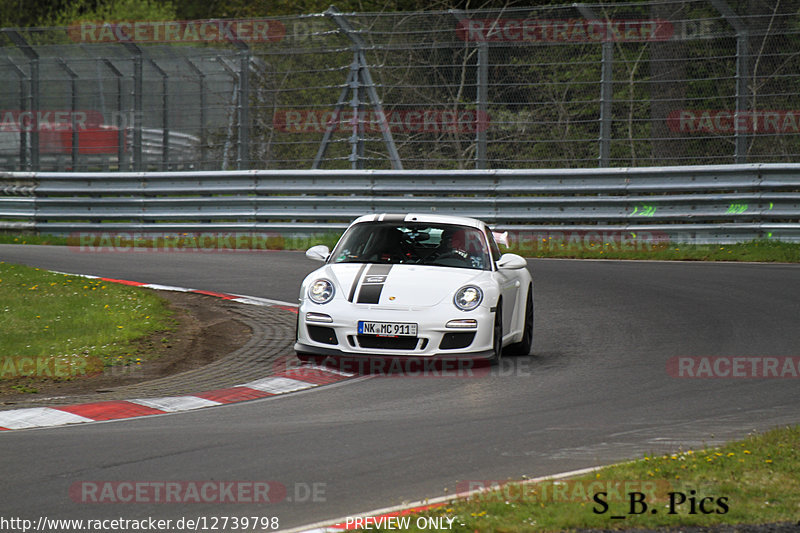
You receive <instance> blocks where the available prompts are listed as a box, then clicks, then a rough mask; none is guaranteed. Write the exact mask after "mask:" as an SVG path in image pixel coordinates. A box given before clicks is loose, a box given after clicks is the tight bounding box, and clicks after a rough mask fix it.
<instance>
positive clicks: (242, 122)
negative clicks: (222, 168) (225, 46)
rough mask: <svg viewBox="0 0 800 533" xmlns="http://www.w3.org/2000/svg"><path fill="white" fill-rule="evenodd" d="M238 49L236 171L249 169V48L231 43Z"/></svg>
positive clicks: (239, 43) (245, 45)
mask: <svg viewBox="0 0 800 533" xmlns="http://www.w3.org/2000/svg"><path fill="white" fill-rule="evenodd" d="M233 44H234V45H236V47H237V48H238V49H239V95H238V96H239V97H238V105H237V107H238V111H239V149H238V151H237V156H236V157H237V159H238V160H237V162H236V168H237V170H246V169H248V168H250V47H249V46H247V44H246V43H243V42H242V41H240V40H235V41H233Z"/></svg>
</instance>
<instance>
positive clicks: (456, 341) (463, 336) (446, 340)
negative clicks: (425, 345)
mask: <svg viewBox="0 0 800 533" xmlns="http://www.w3.org/2000/svg"><path fill="white" fill-rule="evenodd" d="M474 338H475V332H474V331H470V332H459V333H445V334H444V335H442V342H440V343H439V349H440V350H457V349H459V348H466V347H467V346H469V345H470V344H472V341H473V339H474Z"/></svg>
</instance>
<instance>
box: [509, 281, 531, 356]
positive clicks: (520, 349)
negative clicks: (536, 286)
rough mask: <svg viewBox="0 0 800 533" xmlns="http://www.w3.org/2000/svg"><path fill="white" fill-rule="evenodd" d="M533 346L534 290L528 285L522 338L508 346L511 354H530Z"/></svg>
mask: <svg viewBox="0 0 800 533" xmlns="http://www.w3.org/2000/svg"><path fill="white" fill-rule="evenodd" d="M532 347H533V290H532V288H531V287H528V297H527V299H526V301H525V325H524V326H523V331H522V340H521V341H520V342H517V343H514V344H512V345H510V346H509V347H508V353H509V354H510V355H530V353H531V348H532Z"/></svg>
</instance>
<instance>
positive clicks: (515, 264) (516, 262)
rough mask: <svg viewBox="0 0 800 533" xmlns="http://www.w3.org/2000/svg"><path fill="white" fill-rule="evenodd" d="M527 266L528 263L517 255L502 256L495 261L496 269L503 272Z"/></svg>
mask: <svg viewBox="0 0 800 533" xmlns="http://www.w3.org/2000/svg"><path fill="white" fill-rule="evenodd" d="M527 266H528V262H527V261H525V258H524V257H520V256H518V255H517V254H503V255H501V256H500V259H498V260H497V268H502V269H503V270H519V269H521V268H527Z"/></svg>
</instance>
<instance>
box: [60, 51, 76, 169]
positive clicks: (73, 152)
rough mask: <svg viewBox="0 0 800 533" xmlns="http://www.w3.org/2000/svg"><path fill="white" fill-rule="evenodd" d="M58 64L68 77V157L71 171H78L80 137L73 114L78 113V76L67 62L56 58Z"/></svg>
mask: <svg viewBox="0 0 800 533" xmlns="http://www.w3.org/2000/svg"><path fill="white" fill-rule="evenodd" d="M58 64H59V65H60V66H61V68H63V69H64V72H66V73H67V76H69V87H70V115H71V121H70V127H71V128H72V131H71V137H70V138H71V142H70V156H71V160H72V170H73V171H75V170H78V153H79V149H80V137H79V136H78V123H77V121H76V120H75V113H76V112H77V111H78V75H77V74H76V73H75V71H73V70H72V69H71V68H69V65H67V62H66V61H64V60H63V59H62V58H60V57H59V58H58Z"/></svg>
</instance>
